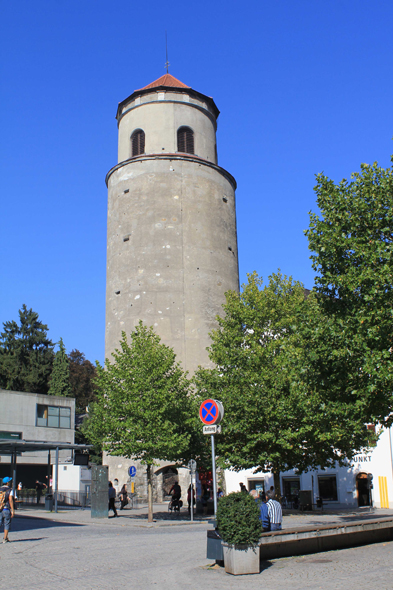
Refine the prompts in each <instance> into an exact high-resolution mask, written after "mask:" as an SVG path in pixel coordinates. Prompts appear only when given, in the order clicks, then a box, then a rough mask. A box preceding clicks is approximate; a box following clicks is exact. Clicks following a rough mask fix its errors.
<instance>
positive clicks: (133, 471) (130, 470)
mask: <svg viewBox="0 0 393 590" xmlns="http://www.w3.org/2000/svg"><path fill="white" fill-rule="evenodd" d="M128 473H129V476H130V477H134V476H135V475H136V467H135V465H131V467H130V468H129V469H128Z"/></svg>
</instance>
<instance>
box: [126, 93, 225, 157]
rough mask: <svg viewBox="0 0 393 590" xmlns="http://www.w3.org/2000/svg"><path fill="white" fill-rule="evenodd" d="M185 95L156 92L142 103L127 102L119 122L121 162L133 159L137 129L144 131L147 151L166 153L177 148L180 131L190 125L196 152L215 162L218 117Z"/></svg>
mask: <svg viewBox="0 0 393 590" xmlns="http://www.w3.org/2000/svg"><path fill="white" fill-rule="evenodd" d="M160 96H161V97H162V98H160V99H158V97H160ZM184 96H186V97H187V98H188V95H182V94H176V93H164V92H161V93H157V92H156V93H154V94H151V95H150V94H149V95H148V96H147V97H144V98H145V102H144V103H143V104H135V100H134V101H133V102H132V103H131V104H130V105H128V106H127V108H125V109H124V112H123V114H122V115H121V118H120V121H119V148H118V161H119V162H123V161H125V160H128V159H129V158H131V156H132V153H131V135H132V133H133V132H134V131H135V130H137V129H142V130H143V131H144V133H145V153H146V154H163V153H176V152H177V151H178V149H177V130H178V129H179V128H180V127H183V126H187V127H190V128H191V129H192V131H193V132H194V154H195V155H197V156H198V157H200V158H203V159H204V160H208V161H209V162H213V163H215V164H216V163H217V161H216V159H217V158H216V153H217V152H216V120H215V117H214V115H213V114H212V113H211V112H210V111H209V110H208V109H207V108H206V105H204V106H203V104H204V103H201V102H200V101H199V103H198V102H197V101H195V100H194V102H192V103H191V102H185V101H184V100H183V97H184ZM148 98H149V100H147V99H148Z"/></svg>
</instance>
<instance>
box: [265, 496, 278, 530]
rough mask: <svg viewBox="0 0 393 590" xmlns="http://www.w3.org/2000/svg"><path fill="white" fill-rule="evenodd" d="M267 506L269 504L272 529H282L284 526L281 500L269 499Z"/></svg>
mask: <svg viewBox="0 0 393 590" xmlns="http://www.w3.org/2000/svg"><path fill="white" fill-rule="evenodd" d="M266 506H267V510H268V514H269V520H270V530H271V531H280V530H281V528H282V527H281V523H282V509H281V504H280V502H277V500H272V499H271V498H270V500H268V502H267V504H266Z"/></svg>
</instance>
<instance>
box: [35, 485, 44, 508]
mask: <svg viewBox="0 0 393 590" xmlns="http://www.w3.org/2000/svg"><path fill="white" fill-rule="evenodd" d="M46 487H47V485H46V483H41V482H40V481H38V479H36V480H35V491H36V493H37V504H39V503H40V498H41V496H42V490H44V489H46Z"/></svg>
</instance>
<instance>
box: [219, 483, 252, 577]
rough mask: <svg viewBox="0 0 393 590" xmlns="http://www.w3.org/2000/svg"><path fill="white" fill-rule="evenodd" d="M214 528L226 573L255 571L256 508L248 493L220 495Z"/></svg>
mask: <svg viewBox="0 0 393 590" xmlns="http://www.w3.org/2000/svg"><path fill="white" fill-rule="evenodd" d="M217 529H218V531H219V533H220V535H221V538H222V545H223V549H224V565H225V571H226V572H227V573H228V574H234V575H235V576H236V575H239V574H259V572H260V566H259V545H258V543H259V539H260V536H261V534H262V523H261V520H260V509H259V505H258V504H257V502H256V501H255V500H254V498H253V497H252V496H250V495H249V494H246V493H244V492H235V493H233V494H229V495H228V496H225V497H224V498H221V499H220V501H219V502H218V507H217Z"/></svg>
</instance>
